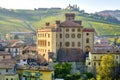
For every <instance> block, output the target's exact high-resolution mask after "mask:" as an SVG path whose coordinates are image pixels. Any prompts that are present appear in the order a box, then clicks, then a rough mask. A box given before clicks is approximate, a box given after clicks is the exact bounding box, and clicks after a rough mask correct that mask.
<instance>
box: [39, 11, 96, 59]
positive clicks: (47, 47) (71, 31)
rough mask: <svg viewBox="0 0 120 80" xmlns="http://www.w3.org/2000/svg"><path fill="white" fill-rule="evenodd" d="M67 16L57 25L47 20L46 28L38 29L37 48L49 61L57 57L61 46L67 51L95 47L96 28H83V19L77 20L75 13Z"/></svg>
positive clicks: (57, 22)
mask: <svg viewBox="0 0 120 80" xmlns="http://www.w3.org/2000/svg"><path fill="white" fill-rule="evenodd" d="M65 18H66V20H65V21H64V22H60V21H56V24H55V25H50V23H49V22H47V23H46V25H45V28H43V29H38V30H37V50H38V53H39V54H41V55H42V56H44V58H45V59H46V60H47V61H50V59H51V58H52V60H53V59H56V58H57V52H58V50H59V49H60V48H62V49H65V50H66V51H69V49H73V48H74V49H75V48H76V49H78V50H81V49H82V50H84V51H86V49H87V50H88V49H93V46H94V45H93V44H94V29H88V28H83V26H82V21H76V20H75V14H74V13H66V14H65Z"/></svg>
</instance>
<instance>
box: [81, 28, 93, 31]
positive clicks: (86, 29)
mask: <svg viewBox="0 0 120 80" xmlns="http://www.w3.org/2000/svg"><path fill="white" fill-rule="evenodd" d="M83 32H95V30H94V29H92V28H91V29H90V28H84V29H83Z"/></svg>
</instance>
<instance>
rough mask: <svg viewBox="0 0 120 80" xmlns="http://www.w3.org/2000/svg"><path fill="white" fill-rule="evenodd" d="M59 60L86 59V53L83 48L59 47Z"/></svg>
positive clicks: (75, 60)
mask: <svg viewBox="0 0 120 80" xmlns="http://www.w3.org/2000/svg"><path fill="white" fill-rule="evenodd" d="M58 61H60V62H66V61H67V62H79V61H84V54H83V51H82V50H81V49H77V48H70V49H59V51H58Z"/></svg>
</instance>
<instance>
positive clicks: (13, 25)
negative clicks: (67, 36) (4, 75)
mask: <svg viewBox="0 0 120 80" xmlns="http://www.w3.org/2000/svg"><path fill="white" fill-rule="evenodd" d="M69 12H72V13H75V14H76V20H82V22H83V26H84V27H87V28H94V29H95V30H96V34H97V35H98V36H103V35H114V34H117V35H119V34H120V25H119V24H116V23H111V22H107V21H102V20H98V19H95V18H90V17H87V16H84V15H81V13H80V12H73V11H67V10H7V9H4V8H0V34H6V33H9V32H15V31H19V32H23V31H36V29H39V28H41V27H44V25H45V22H50V23H51V24H54V23H55V21H56V20H61V21H64V14H65V13H69Z"/></svg>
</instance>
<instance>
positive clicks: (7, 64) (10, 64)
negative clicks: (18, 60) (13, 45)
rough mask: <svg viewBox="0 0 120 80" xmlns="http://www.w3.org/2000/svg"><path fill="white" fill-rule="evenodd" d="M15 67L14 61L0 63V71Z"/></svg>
mask: <svg viewBox="0 0 120 80" xmlns="http://www.w3.org/2000/svg"><path fill="white" fill-rule="evenodd" d="M14 66H15V61H13V60H12V59H4V60H2V61H1V62H0V69H6V68H7V69H9V68H13V67H14Z"/></svg>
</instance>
